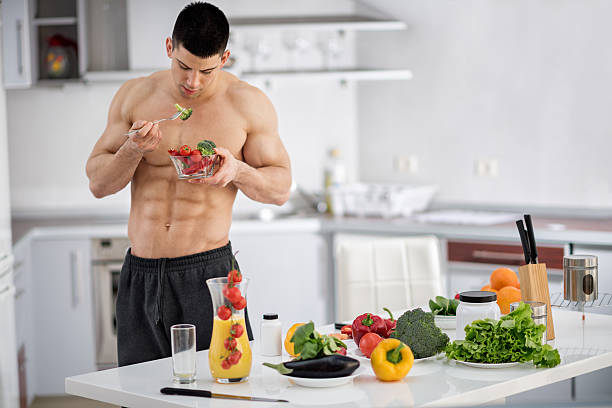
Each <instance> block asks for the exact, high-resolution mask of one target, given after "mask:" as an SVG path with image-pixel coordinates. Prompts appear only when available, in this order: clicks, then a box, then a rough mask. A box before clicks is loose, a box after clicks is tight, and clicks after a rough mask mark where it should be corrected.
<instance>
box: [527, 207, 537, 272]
mask: <svg viewBox="0 0 612 408" xmlns="http://www.w3.org/2000/svg"><path fill="white" fill-rule="evenodd" d="M525 225H526V226H527V238H528V239H529V256H530V258H531V263H534V264H537V263H538V248H537V247H536V241H535V234H534V233H533V224H532V223H531V215H529V214H525Z"/></svg>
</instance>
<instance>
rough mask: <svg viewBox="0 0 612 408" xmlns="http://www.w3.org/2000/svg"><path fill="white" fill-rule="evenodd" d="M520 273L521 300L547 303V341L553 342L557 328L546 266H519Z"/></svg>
mask: <svg viewBox="0 0 612 408" xmlns="http://www.w3.org/2000/svg"><path fill="white" fill-rule="evenodd" d="M518 271H519V280H520V282H521V299H522V300H525V301H536V302H543V303H546V340H553V339H554V338H555V328H554V326H553V318H552V311H551V309H550V294H549V292H548V275H547V274H546V264H543V263H541V264H527V265H523V266H519V270H518Z"/></svg>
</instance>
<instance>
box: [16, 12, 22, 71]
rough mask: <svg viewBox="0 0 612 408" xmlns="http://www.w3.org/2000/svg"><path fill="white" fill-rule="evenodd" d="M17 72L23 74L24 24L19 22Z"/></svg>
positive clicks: (17, 25)
mask: <svg viewBox="0 0 612 408" xmlns="http://www.w3.org/2000/svg"><path fill="white" fill-rule="evenodd" d="M16 29H17V71H18V72H19V75H22V74H23V23H22V22H21V20H17V24H16Z"/></svg>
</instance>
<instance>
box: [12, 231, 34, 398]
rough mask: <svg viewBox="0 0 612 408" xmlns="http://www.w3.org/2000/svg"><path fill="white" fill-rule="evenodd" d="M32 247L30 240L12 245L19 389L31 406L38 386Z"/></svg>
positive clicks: (21, 396) (22, 396) (21, 395)
mask: <svg viewBox="0 0 612 408" xmlns="http://www.w3.org/2000/svg"><path fill="white" fill-rule="evenodd" d="M30 250H31V247H30V241H29V240H22V241H20V242H18V243H17V244H16V245H15V246H14V247H13V255H14V257H15V264H14V271H15V273H14V281H15V326H16V332H17V336H16V340H17V350H18V351H19V350H23V356H22V358H21V359H20V361H19V391H20V398H21V399H25V400H27V404H28V405H29V404H30V403H31V402H32V400H33V399H34V390H35V389H36V383H35V381H36V377H35V372H36V370H35V365H34V362H35V360H34V358H33V354H34V346H35V343H34V340H35V337H34V328H33V324H32V323H33V322H32V316H33V313H32V274H31V270H32V267H31V256H30Z"/></svg>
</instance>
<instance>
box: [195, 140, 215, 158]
mask: <svg viewBox="0 0 612 408" xmlns="http://www.w3.org/2000/svg"><path fill="white" fill-rule="evenodd" d="M215 147H217V145H216V144H215V142H213V141H211V140H202V141H201V142H200V143H198V150H199V151H200V153H202V156H211V155H213V154H215Z"/></svg>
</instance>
